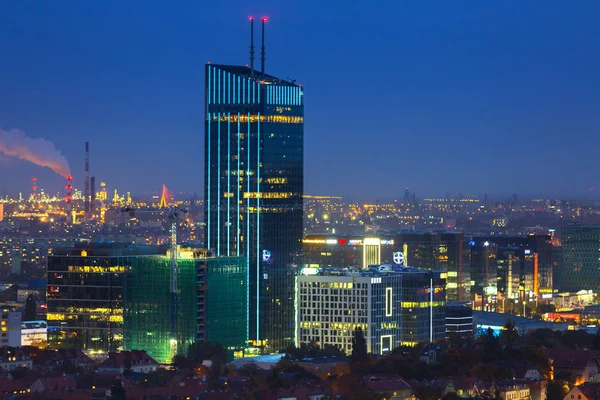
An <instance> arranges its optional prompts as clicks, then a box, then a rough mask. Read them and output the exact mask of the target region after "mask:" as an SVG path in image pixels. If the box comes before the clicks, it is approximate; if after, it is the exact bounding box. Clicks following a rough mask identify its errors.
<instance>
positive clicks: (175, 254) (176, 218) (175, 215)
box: [169, 207, 188, 356]
mask: <svg viewBox="0 0 600 400" xmlns="http://www.w3.org/2000/svg"><path fill="white" fill-rule="evenodd" d="M187 214H188V211H187V210H184V209H183V208H178V207H174V208H172V209H171V210H170V211H169V222H170V223H171V244H170V247H171V261H170V263H169V267H170V268H169V269H170V272H171V341H170V345H171V356H174V355H175V354H177V312H178V310H177V300H178V299H177V272H178V270H179V268H178V265H177V259H178V258H179V250H178V248H177V223H178V222H180V221H183V220H185V218H186V217H187Z"/></svg>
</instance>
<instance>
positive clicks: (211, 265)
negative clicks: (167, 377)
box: [123, 249, 248, 364]
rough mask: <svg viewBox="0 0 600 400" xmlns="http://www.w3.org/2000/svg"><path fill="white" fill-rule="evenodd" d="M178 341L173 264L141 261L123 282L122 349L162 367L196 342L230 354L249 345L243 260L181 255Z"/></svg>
mask: <svg viewBox="0 0 600 400" xmlns="http://www.w3.org/2000/svg"><path fill="white" fill-rule="evenodd" d="M177 284H178V291H177V307H176V309H177V336H176V337H172V334H171V294H170V258H169V257H168V256H166V257H165V256H158V257H157V256H153V257H141V258H139V259H137V260H135V262H134V263H133V264H132V265H131V268H130V270H129V271H128V272H127V273H126V274H125V279H124V290H123V292H124V309H123V318H124V323H123V347H124V349H125V350H145V351H146V352H147V353H148V354H149V355H150V356H151V357H153V358H154V359H155V360H157V361H158V362H160V363H164V364H166V363H170V362H171V360H172V358H173V355H175V354H186V352H187V348H188V346H189V345H190V344H191V343H193V342H195V341H210V342H219V343H221V344H222V345H223V346H224V347H225V348H227V349H228V350H229V351H230V353H231V354H233V352H235V351H239V350H242V349H243V348H244V347H245V345H246V341H247V340H248V267H247V263H246V260H245V258H243V257H207V256H206V252H205V251H201V250H193V249H182V250H181V251H180V258H179V259H178V275H177Z"/></svg>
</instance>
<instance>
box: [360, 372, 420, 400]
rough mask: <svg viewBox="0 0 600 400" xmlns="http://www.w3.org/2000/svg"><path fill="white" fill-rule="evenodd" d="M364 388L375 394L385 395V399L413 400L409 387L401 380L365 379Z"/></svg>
mask: <svg viewBox="0 0 600 400" xmlns="http://www.w3.org/2000/svg"><path fill="white" fill-rule="evenodd" d="M366 386H367V388H369V389H371V390H372V391H374V392H375V393H381V394H386V399H391V400H414V399H415V396H414V394H413V391H412V388H411V386H410V385H409V384H408V383H407V382H406V381H405V380H404V379H402V378H399V377H398V378H379V377H367V378H366Z"/></svg>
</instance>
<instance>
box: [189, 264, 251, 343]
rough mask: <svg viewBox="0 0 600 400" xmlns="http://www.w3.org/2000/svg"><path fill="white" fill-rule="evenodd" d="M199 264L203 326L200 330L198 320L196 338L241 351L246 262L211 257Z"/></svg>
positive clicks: (245, 333)
mask: <svg viewBox="0 0 600 400" xmlns="http://www.w3.org/2000/svg"><path fill="white" fill-rule="evenodd" d="M201 265H202V266H203V267H204V271H202V268H201V269H200V270H199V274H198V276H199V279H201V276H203V275H204V276H206V287H205V290H204V298H205V300H206V301H205V302H204V305H203V306H204V310H203V311H204V315H205V317H206V318H205V321H206V323H205V325H204V329H202V325H201V324H200V318H199V319H198V328H199V329H198V335H199V339H203V340H206V341H209V342H219V343H221V344H222V345H223V346H224V347H225V348H226V349H228V350H229V351H230V352H234V351H239V350H242V349H243V348H244V347H245V344H246V341H247V340H248V317H249V314H248V278H247V276H248V263H246V259H245V258H244V257H215V258H207V259H206V260H203V261H202V262H201ZM201 307H202V305H201ZM201 311H202V310H201ZM199 316H200V314H199ZM200 335H203V337H202V338H201V337H200Z"/></svg>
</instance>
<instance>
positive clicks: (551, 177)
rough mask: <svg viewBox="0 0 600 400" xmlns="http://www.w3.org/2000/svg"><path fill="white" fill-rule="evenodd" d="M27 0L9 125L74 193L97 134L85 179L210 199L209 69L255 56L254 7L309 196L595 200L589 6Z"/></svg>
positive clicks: (0, 122) (15, 54) (8, 42)
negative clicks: (50, 0) (40, 147)
mask: <svg viewBox="0 0 600 400" xmlns="http://www.w3.org/2000/svg"><path fill="white" fill-rule="evenodd" d="M32 4H33V3H27V2H19V3H15V4H10V5H3V6H2V7H1V9H0V10H1V14H2V15H3V18H5V19H6V21H5V23H3V24H2V27H1V28H0V33H1V34H2V38H3V39H2V41H0V46H1V48H2V50H3V53H4V54H8V55H9V56H8V57H6V62H5V63H3V64H2V65H1V66H0V73H2V75H3V76H6V77H10V79H5V80H4V81H3V87H2V89H3V92H4V94H5V96H3V97H2V98H1V99H0V129H2V130H4V131H9V130H11V129H19V130H22V131H24V132H25V133H26V134H27V135H28V136H29V137H34V138H44V139H46V140H49V141H51V142H53V143H54V144H55V145H56V147H57V148H58V149H59V151H61V153H62V154H63V155H64V156H65V157H66V158H67V159H68V161H69V162H70V164H71V169H72V173H73V175H74V178H75V179H74V183H75V186H76V187H79V188H83V173H84V167H83V166H84V152H83V148H84V142H85V141H90V146H91V160H90V161H91V162H90V175H91V176H96V177H97V179H98V180H99V181H106V182H108V184H109V186H110V187H111V188H117V189H118V190H119V191H123V190H131V191H133V192H138V193H149V192H152V191H154V190H158V188H160V185H161V184H162V183H166V184H167V186H169V187H170V188H172V190H173V191H174V192H178V191H186V192H190V193H191V192H193V191H195V192H197V193H199V194H201V193H202V187H203V184H204V182H203V179H202V175H203V171H202V165H203V162H204V161H203V157H202V148H203V146H202V143H203V134H202V130H203V129H202V122H203V121H202V112H201V110H202V107H203V99H202V88H203V85H204V82H203V64H204V63H205V62H207V61H211V58H212V59H213V60H215V61H217V60H218V61H219V62H225V63H231V64H244V63H247V62H248V44H249V32H248V29H247V24H246V17H247V15H249V14H252V15H254V16H255V17H257V18H258V17H261V16H263V15H267V16H269V17H270V21H269V25H268V26H267V35H266V39H267V40H266V47H267V65H269V68H268V70H269V71H270V72H271V73H273V74H276V75H279V76H282V77H287V76H289V77H291V78H293V79H299V81H298V82H299V83H301V84H303V86H304V87H306V90H308V94H309V95H310V97H311V99H314V101H312V102H311V104H310V105H309V106H307V110H306V113H307V115H309V116H310V118H309V119H308V120H307V122H306V156H305V164H306V178H305V181H306V190H305V192H306V193H311V194H327V195H342V196H345V197H349V198H360V197H361V193H369V194H371V193H374V195H373V196H371V195H369V196H370V197H369V198H373V197H376V198H401V197H402V193H403V191H404V188H406V187H409V188H410V190H411V191H415V192H417V193H418V194H420V195H421V196H426V195H429V194H439V195H442V194H443V193H445V192H451V193H459V192H464V193H480V194H483V193H485V192H488V193H490V194H494V193H498V194H499V195H508V194H510V193H512V192H517V193H519V194H520V195H523V196H526V195H538V194H539V195H548V196H554V195H556V196H561V195H562V196H565V197H570V196H584V195H585V196H588V197H594V195H593V193H594V192H590V190H589V189H590V188H592V187H596V186H597V178H596V177H595V174H594V170H593V168H591V164H590V162H589V160H591V159H593V153H592V151H593V148H594V147H595V145H596V144H597V142H598V140H599V139H598V138H597V137H595V136H594V135H593V128H594V122H595V121H596V119H597V116H596V115H595V114H594V111H595V108H596V107H594V105H597V103H598V98H597V95H596V94H595V93H597V89H598V86H600V81H599V80H598V78H597V76H595V74H594V71H596V70H597V69H598V66H600V57H599V56H598V55H597V54H595V52H594V51H593V49H595V48H596V47H597V44H598V43H597V42H598V39H597V38H598V37H600V35H599V34H598V33H600V32H598V30H599V26H600V25H599V24H596V22H597V18H596V17H595V15H597V13H595V12H594V10H598V7H599V6H598V5H597V4H596V3H593V2H583V3H580V4H578V7H577V8H575V6H573V5H571V4H568V5H565V4H564V2H558V1H555V2H544V3H543V5H544V7H543V8H542V7H540V4H541V3H536V2H534V3H528V4H519V5H516V4H494V5H491V4H483V5H476V6H472V7H468V8H461V7H459V6H456V5H452V6H450V5H447V4H443V3H442V2H436V7H428V6H425V5H406V4H402V5H394V4H395V3H394V4H393V3H392V2H389V3H386V4H385V5H384V6H382V7H381V8H379V9H373V8H369V7H366V6H365V7H363V6H360V5H358V4H349V5H347V6H346V7H345V8H344V9H339V7H336V6H334V5H333V4H325V5H320V7H319V8H314V5H315V4H313V3H312V2H304V3H302V5H300V4H299V3H298V4H291V5H290V4H286V5H283V4H279V3H276V2H263V3H260V4H258V5H248V4H245V3H241V2H240V3H237V5H236V4H233V6H228V7H227V9H225V7H224V6H220V5H216V4H212V5H209V6H208V8H206V9H205V8H202V9H200V7H199V6H197V5H194V4H192V3H188V4H187V5H184V6H180V7H179V8H174V7H167V6H165V5H161V4H160V3H147V4H146V6H145V7H144V9H139V8H136V7H135V6H134V5H133V4H132V3H130V4H129V5H128V6H122V4H121V3H119V4H117V3H103V4H97V5H94V6H86V5H83V4H77V3H72V4H44V5H39V4H38V6H37V7H32V6H31V5H32ZM231 9H234V10H236V12H235V13H231V12H230V10H231ZM315 10H317V11H315ZM203 11H204V12H203ZM203 15H206V16H211V18H208V17H203ZM358 15H360V16H361V18H357V16H358ZM48 16H51V17H52V18H51V19H52V21H53V23H52V24H50V23H49V22H48V20H49V19H48ZM158 26H160V29H158V28H157V27H158ZM300 32H301V34H300ZM214 33H218V34H219V37H218V40H216V39H214V38H213V39H211V40H206V39H205V38H208V37H211V36H210V35H211V34H214ZM365 33H368V34H365ZM323 38H327V40H328V41H326V42H325V45H323ZM425 49H426V51H425ZM556 54H562V56H561V57H560V58H557V57H556ZM209 55H210V56H209ZM371 77H384V78H383V79H380V80H374V79H372V78H371ZM378 82H379V83H378ZM386 115H387V116H389V118H388V117H386ZM177 133H179V134H177ZM365 138H368V139H369V140H365ZM172 140H174V141H175V143H174V145H169V144H170V141H172ZM565 154H566V155H567V156H568V159H565ZM325 160H327V161H325ZM357 161H359V162H357ZM0 162H1V164H0V165H2V168H3V172H4V173H3V174H2V177H1V178H0V191H2V193H4V191H5V190H10V193H11V194H12V195H16V194H17V193H18V192H19V191H23V192H27V191H28V190H29V187H30V186H31V177H34V176H36V177H38V179H39V181H38V185H39V186H40V187H46V188H48V191H49V192H52V193H53V192H54V191H56V190H59V188H61V187H63V186H64V178H61V177H60V176H57V175H56V174H54V173H53V172H51V171H50V170H48V169H42V168H40V167H37V166H34V165H30V164H26V163H24V162H20V161H16V160H13V159H11V158H9V157H6V156H2V158H1V159H0ZM399 166H400V167H401V168H398V167H399ZM402 167H404V168H402ZM442 171H443V173H441V172H442ZM573 177H576V179H573ZM132 182H133V183H132ZM358 188H360V189H358ZM51 189H53V190H51Z"/></svg>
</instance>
